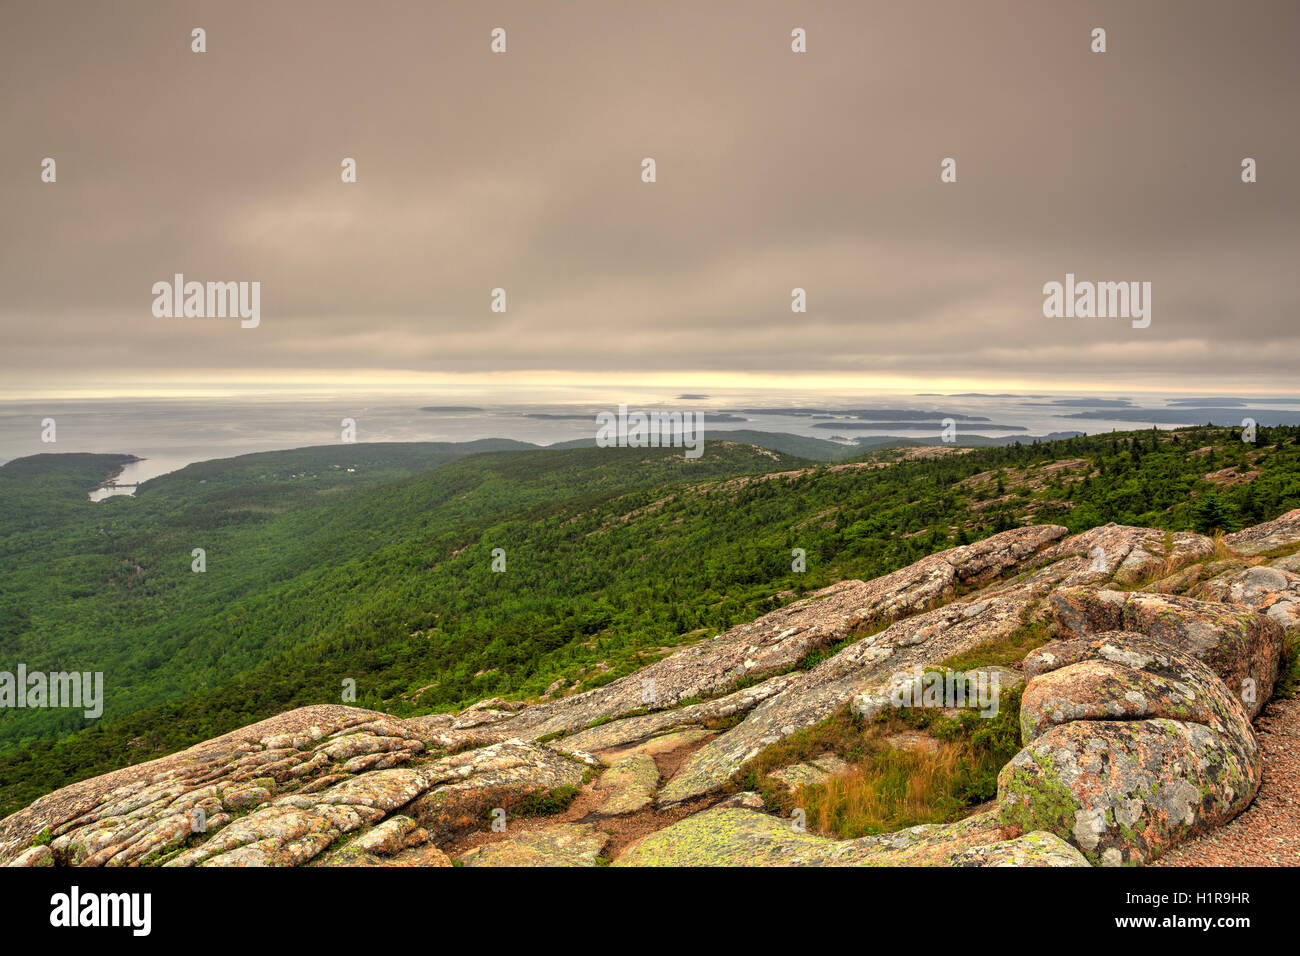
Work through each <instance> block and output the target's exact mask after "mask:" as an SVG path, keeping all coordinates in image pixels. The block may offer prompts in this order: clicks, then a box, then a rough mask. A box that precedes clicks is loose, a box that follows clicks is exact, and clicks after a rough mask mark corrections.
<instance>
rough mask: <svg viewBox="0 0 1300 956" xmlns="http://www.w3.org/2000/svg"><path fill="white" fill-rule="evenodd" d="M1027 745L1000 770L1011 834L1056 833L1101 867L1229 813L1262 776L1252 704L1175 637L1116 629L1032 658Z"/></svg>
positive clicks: (1136, 856) (1024, 712)
mask: <svg viewBox="0 0 1300 956" xmlns="http://www.w3.org/2000/svg"><path fill="white" fill-rule="evenodd" d="M1025 671H1026V674H1027V675H1028V676H1029V681H1028V684H1027V685H1026V687H1025V691H1024V694H1023V696H1022V698H1021V729H1022V733H1023V735H1024V740H1025V743H1026V746H1025V748H1024V749H1023V750H1021V751H1020V753H1019V754H1017V755H1016V756H1015V757H1014V758H1013V759H1012V760H1011V762H1010V763H1008V764H1007V765H1006V766H1005V767H1004V768H1003V769H1002V772H1001V773H1000V774H999V775H998V808H999V811H998V812H999V816H1000V819H1001V821H1002V824H1003V827H1004V833H1005V835H1006V836H1007V837H1010V838H1014V837H1017V836H1020V835H1022V834H1025V833H1029V832H1032V831H1034V830H1046V831H1048V832H1050V833H1055V834H1056V835H1057V836H1059V837H1061V838H1062V839H1065V840H1067V841H1068V842H1070V843H1072V844H1074V845H1075V846H1077V847H1078V848H1079V849H1080V850H1081V851H1082V852H1083V853H1084V855H1085V856H1087V858H1088V859H1089V860H1091V861H1093V862H1094V863H1100V864H1103V865H1120V864H1140V863H1145V862H1149V861H1150V860H1152V859H1154V858H1156V857H1157V856H1159V855H1160V854H1161V853H1163V852H1164V851H1165V850H1167V849H1169V848H1170V847H1172V846H1174V845H1176V844H1177V843H1179V842H1182V841H1184V840H1186V839H1188V838H1190V837H1192V836H1195V835H1196V834H1199V833H1202V832H1204V831H1206V830H1208V829H1211V828H1213V827H1216V826H1220V825H1222V824H1223V823H1225V822H1227V821H1228V820H1231V819H1232V818H1233V817H1234V816H1236V815H1237V814H1238V813H1239V812H1241V810H1243V809H1244V808H1245V807H1246V805H1247V804H1249V803H1250V801H1251V800H1252V799H1253V798H1254V795H1255V792H1256V791H1257V790H1258V789H1259V784H1260V781H1261V778H1262V767H1261V761H1260V756H1259V749H1258V746H1257V744H1256V740H1255V735H1254V731H1253V729H1252V728H1251V725H1250V719H1249V716H1248V714H1247V710H1246V707H1245V706H1244V705H1243V703H1242V702H1241V701H1240V700H1238V699H1237V697H1235V696H1234V695H1233V694H1231V693H1230V692H1229V690H1228V688H1227V687H1225V686H1224V685H1223V682H1222V681H1221V680H1220V679H1219V677H1218V675H1216V674H1215V673H1214V672H1213V671H1212V670H1211V669H1210V668H1209V667H1208V666H1206V664H1205V663H1203V662H1202V661H1201V660H1200V659H1199V658H1198V657H1196V656H1195V655H1193V654H1190V653H1187V652H1186V651H1184V650H1182V649H1180V648H1179V647H1177V646H1175V644H1174V643H1173V642H1170V641H1167V640H1164V639H1161V638H1150V637H1147V636H1146V635H1143V634H1136V633H1128V632H1108V633H1104V634H1099V635H1093V636H1090V637H1076V638H1072V639H1069V640H1065V641H1059V642H1055V643H1053V644H1048V645H1046V646H1044V647H1042V648H1039V649H1038V650H1036V651H1034V652H1033V653H1031V654H1030V655H1029V657H1028V658H1027V659H1026V661H1025Z"/></svg>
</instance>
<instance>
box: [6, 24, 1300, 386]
mask: <svg viewBox="0 0 1300 956" xmlns="http://www.w3.org/2000/svg"><path fill="white" fill-rule="evenodd" d="M409 6H410V5H408V4H402V3H366V4H344V3H312V4H305V3H304V4H289V3H277V4H257V3H227V2H223V3H220V4H215V3H214V4H195V5H193V6H191V7H186V8H184V9H183V10H179V11H177V10H168V11H166V12H157V11H156V10H155V7H154V5H152V4H145V3H125V4H112V5H105V4H90V3H86V4H35V5H28V6H26V7H24V8H21V9H15V10H13V11H12V12H9V13H7V14H6V19H7V20H8V22H7V23H6V26H5V30H4V32H3V35H2V36H0V114H2V115H3V116H4V118H5V127H6V129H5V134H6V135H5V137H4V141H3V146H2V147H0V150H2V152H0V164H2V165H0V170H2V171H3V178H2V179H0V208H3V209H4V210H5V216H6V228H5V229H4V232H3V235H2V236H0V288H3V289H4V292H5V295H4V298H3V300H2V301H0V328H3V330H4V335H5V342H6V348H5V352H4V358H3V359H0V369H3V371H4V374H5V376H6V378H10V379H13V378H15V377H17V378H23V377H33V376H34V377H39V378H40V380H41V381H42V382H46V383H50V384H60V383H67V382H75V381H77V380H79V379H82V378H84V377H85V376H87V375H91V374H100V373H103V372H104V370H105V369H111V370H113V371H115V372H120V373H121V374H122V375H125V376H129V377H132V379H133V380H136V381H148V380H150V379H153V378H156V379H160V380H161V379H165V380H168V381H172V380H176V379H177V378H178V377H179V378H183V377H184V376H185V375H186V374H187V373H200V372H202V373H213V374H216V373H221V372H223V371H230V372H242V373H249V372H257V371H258V370H266V374H268V375H270V374H271V370H283V369H294V370H300V371H302V372H304V373H310V372H317V373H319V374H320V375H321V377H322V378H324V379H326V380H328V378H329V375H330V373H331V371H332V370H340V369H380V370H382V369H393V370H399V369H411V370H419V371H430V372H474V373H483V372H493V371H509V370H519V369H544V370H558V371H562V372H570V373H572V374H573V375H574V376H575V378H581V376H582V375H583V374H586V373H597V372H599V373H608V372H623V371H626V372H629V373H635V372H654V371H659V372H663V371H667V372H676V371H681V372H686V371H693V370H710V371H717V372H757V373H771V374H782V373H805V374H815V373H827V374H853V375H862V376H871V375H877V374H878V375H889V376H904V377H917V378H925V377H930V376H943V377H947V378H966V379H969V380H971V381H972V382H979V381H983V380H986V379H987V380H997V379H1019V380H1036V381H1041V382H1045V383H1050V382H1052V381H1054V380H1055V379H1057V378H1067V379H1069V380H1071V381H1079V380H1092V381H1098V382H1102V381H1106V382H1115V383H1119V382H1127V383H1132V384H1134V385H1141V384H1143V383H1144V382H1148V381H1150V382H1155V381H1166V382H1167V381H1174V380H1183V381H1186V382H1187V383H1188V385H1189V387H1201V386H1203V385H1208V384H1215V385H1220V386H1223V387H1226V388H1232V387H1234V386H1258V387H1274V388H1280V387H1286V388H1289V387H1291V383H1292V382H1293V381H1294V374H1295V373H1294V368H1295V361H1296V356H1297V355H1298V354H1300V323H1297V322H1296V316H1297V305H1298V304H1300V303H1298V299H1300V294H1298V293H1297V291H1296V288H1295V285H1294V283H1293V282H1292V281H1291V279H1290V277H1291V275H1292V273H1293V272H1294V270H1295V262H1296V261H1297V258H1298V255H1297V254H1298V253H1300V238H1298V236H1297V229H1296V225H1295V224H1296V221H1297V211H1298V208H1297V207H1298V202H1297V200H1298V199H1300V185H1298V184H1297V179H1296V177H1295V176H1294V174H1293V167H1294V164H1295V161H1296V156H1297V146H1298V145H1300V133H1297V130H1296V126H1295V123H1294V122H1293V118H1294V116H1295V115H1296V113H1297V109H1296V107H1297V105H1298V104H1297V95H1298V92H1297V91H1300V82H1298V81H1300V57H1297V56H1296V50H1295V37H1296V36H1297V35H1300V33H1298V32H1297V29H1298V28H1300V8H1297V6H1296V5H1295V4H1294V3H1290V2H1279V3H1263V2H1261V3H1256V4H1251V5H1250V6H1249V7H1245V8H1243V7H1233V6H1231V5H1226V4H1221V3H1189V2H1158V3H1153V2H1146V3H1143V4H1140V5H1134V4H1130V3H1118V2H1116V3H1102V4H1096V5H1089V6H1088V7H1087V8H1083V7H1078V8H1074V7H1069V8H1067V7H1065V6H1063V5H1057V4H1040V3H1032V2H1019V3H979V4H973V3H968V2H947V3H933V2H922V3H911V4H905V5H901V4H862V3H836V4H831V3H825V4H817V3H813V4H801V5H791V4H786V3H711V4H687V3H657V4H655V5H653V6H650V7H641V6H638V5H632V4H628V5H623V4H608V3H596V2H592V3H566V4H560V3H554V4H522V3H521V4H490V3H464V4H438V5H430V6H429V7H428V8H425V9H419V10H412V9H409ZM498 25H499V26H504V27H506V28H507V30H508V31H509V43H510V49H509V52H508V53H507V54H506V55H505V56H493V55H492V54H491V53H490V52H489V51H488V31H489V30H490V29H491V28H492V27H494V26H498ZM194 26H203V27H205V28H206V30H207V32H208V52H207V53H205V54H203V55H196V54H192V53H190V52H189V31H190V29H191V28H192V27H194ZM794 26H803V27H805V28H806V29H807V30H808V36H809V41H808V42H809V52H808V53H807V54H805V55H794V54H792V53H791V52H790V51H789V31H790V29H791V28H792V27H794ZM1094 26H1102V27H1105V28H1106V29H1107V30H1108V40H1109V47H1110V49H1109V52H1107V53H1106V54H1104V55H1095V54H1092V53H1090V52H1089V50H1088V35H1089V31H1090V30H1091V28H1092V27H1094ZM44 156H53V157H54V158H55V159H56V160H57V162H58V174H59V177H58V183H57V184H55V185H46V184H42V183H41V182H40V181H39V163H40V160H41V158H42V157H44ZM344 156H353V157H356V159H357V161H358V167H359V179H360V182H359V183H357V184H356V185H351V186H349V185H343V184H342V183H340V182H339V162H340V160H341V159H342V158H343V157H344ZM643 156H653V157H655V159H656V160H657V162H658V172H659V181H658V182H657V183H655V184H654V185H645V184H643V183H641V182H640V178H639V173H640V160H641V158H642V157H643ZM945 156H953V157H955V158H956V159H957V162H958V182H957V183H956V184H955V185H943V184H941V183H940V182H939V179H938V171H939V161H940V160H941V159H942V158H943V157H945ZM1243 156H1252V157H1254V158H1256V159H1257V160H1258V162H1259V171H1260V181H1259V182H1258V183H1256V184H1253V185H1245V184H1242V183H1241V182H1240V179H1239V165H1240V162H1241V158H1242V157H1243ZM174 272H183V273H185V274H186V276H187V277H188V278H192V279H199V280H204V279H223V280H224V279H245V280H258V281H261V283H262V287H263V292H262V316H263V318H262V325H261V327H260V328H258V329H257V330H241V329H239V328H238V326H237V324H236V323H222V322H220V321H205V320H189V321H186V320H179V319H156V318H154V317H153V316H152V315H151V313H150V304H151V301H152V296H151V294H150V291H149V290H150V287H151V286H152V284H153V283H154V282H155V281H158V280H161V279H168V278H170V277H171V275H172V274H173V273H174ZM1066 272H1073V273H1075V274H1076V275H1077V276H1078V277H1079V278H1080V279H1098V280H1140V281H1150V282H1151V283H1152V284H1153V290H1154V291H1153V298H1154V317H1153V322H1152V325H1151V327H1150V328H1148V329H1144V330H1135V329H1132V328H1130V327H1129V325H1128V323H1127V322H1125V321H1123V320H1103V319H1094V320H1048V319H1044V318H1043V316H1042V311H1041V309H1042V298H1043V297H1042V293H1041V288H1042V285H1043V283H1044V282H1047V281H1052V280H1060V279H1062V277H1063V276H1064V274H1065V273H1066ZM497 286H502V287H505V288H506V289H507V290H508V295H509V311H508V313H506V314H504V315H497V314H493V313H491V312H490V311H489V309H488V304H489V292H490V290H491V289H492V288H494V287H497ZM794 286H800V287H803V288H806V289H807V290H808V297H809V313H808V314H807V315H802V316H801V315H793V314H792V313H791V312H790V310H789V295H790V289H791V288H792V287H794Z"/></svg>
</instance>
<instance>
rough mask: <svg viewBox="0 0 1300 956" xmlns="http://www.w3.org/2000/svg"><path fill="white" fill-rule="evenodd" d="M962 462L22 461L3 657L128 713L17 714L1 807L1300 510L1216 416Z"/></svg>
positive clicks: (730, 457) (1270, 468) (588, 455)
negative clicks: (85, 680) (936, 586)
mask: <svg viewBox="0 0 1300 956" xmlns="http://www.w3.org/2000/svg"><path fill="white" fill-rule="evenodd" d="M745 437H746V438H747V439H748V440H756V439H754V438H753V437H752V436H750V435H746V436H745ZM757 440H761V439H757ZM773 444H774V445H775V444H783V445H784V447H790V446H789V444H788V442H784V443H783V442H773ZM941 452H942V453H937V454H933V455H927V454H926V453H924V452H920V451H918V450H917V449H916V448H914V447H911V446H910V445H906V446H900V447H894V448H886V449H877V450H872V451H867V452H861V451H859V452H855V456H856V457H853V458H850V459H847V460H844V461H839V462H835V463H833V464H832V463H824V462H823V463H819V462H816V461H812V460H809V459H807V458H801V457H795V456H794V455H792V454H790V453H787V452H783V451H779V450H774V449H773V448H768V447H760V446H759V445H751V444H740V443H737V442H733V441H709V442H708V443H707V448H706V452H705V454H704V456H703V457H701V458H699V459H695V460H691V459H686V458H685V457H684V456H683V455H682V453H681V451H680V449H648V450H647V449H614V448H605V449H601V448H589V447H572V448H563V449H550V450H547V449H537V448H535V447H531V446H527V445H524V444H523V443H519V442H510V441H484V442H471V443H466V444H459V445H457V444H434V443H412V444H354V445H338V446H327V447H319V448H305V449H297V450H293V451H285V452H270V453H262V454H257V455H247V456H242V457H238V458H232V459H226V460H220V461H210V462H203V463H200V464H196V465H191V466H189V467H187V468H184V469H182V470H180V471H177V472H174V473H172V474H169V475H165V476H163V477H160V478H157V479H154V480H152V481H150V482H147V483H146V484H145V485H143V486H142V488H141V489H140V491H139V494H138V495H137V496H134V497H129V496H121V497H115V498H109V499H107V500H105V501H102V502H91V501H89V500H88V499H87V498H86V494H87V492H88V491H89V490H90V489H92V488H93V487H95V486H96V485H97V484H98V483H99V482H101V481H102V480H104V479H105V478H106V477H108V476H109V475H111V474H113V473H115V471H116V470H117V469H118V468H119V467H120V465H121V463H122V462H123V461H124V460H125V459H126V457H127V456H121V455H117V456H115V455H72V454H59V455H38V456H34V457H31V458H24V459H19V460H16V461H12V462H9V463H8V464H6V465H4V466H3V467H0V670H8V671H12V670H14V669H15V668H16V667H17V665H18V663H19V662H21V663H24V664H25V665H26V666H27V668H28V670H29V671H37V670H43V671H70V670H81V671H102V672H103V673H104V685H105V695H106V701H105V710H104V715H103V717H102V718H101V719H99V720H97V721H91V720H87V719H86V718H84V717H83V715H82V713H81V711H79V710H71V709H68V710H57V709H47V710H7V711H4V712H0V815H3V814H6V813H9V812H11V811H13V810H15V809H17V808H19V807H21V806H23V805H25V804H26V803H28V802H30V801H31V800H32V799H34V798H35V797H37V796H39V795H41V794H42V793H46V792H49V791H51V790H54V789H56V788H58V787H61V786H65V785H66V784H68V783H71V782H73V781H75V780H79V779H83V778H86V777H89V776H93V775H95V774H98V773H102V772H104V771H106V770H109V769H115V768H117V767H120V766H122V765H125V764H129V763H136V762H140V761H143V760H148V759H152V758H153V757H156V756H159V755H161V754H164V753H169V752H173V751H175V750H178V749H181V748H183V747H185V746H188V745H190V744H192V743H195V742H197V741H200V740H203V739H206V738H208V737H211V736H214V735H217V734H220V733H224V732H226V731H229V730H231V729H233V728H236V727H238V726H241V725H243V724H246V723H250V722H252V721H255V720H258V719H261V718H264V717H268V716H271V715H272V714H275V713H278V712H280V711H282V710H285V709H288V708H291V707H295V706H300V705H304V704H312V703H327V702H329V703H338V702H340V700H341V688H342V686H343V683H344V681H345V680H351V681H355V682H356V688H357V697H356V704H357V705H358V706H366V707H374V708H376V709H379V710H385V711H388V712H391V713H395V714H399V715H409V714H416V713H428V712H432V711H440V710H449V709H454V708H458V707H460V706H463V705H465V704H468V703H470V702H473V701H475V700H480V699H482V698H484V697H489V696H507V697H516V698H526V697H535V696H537V695H540V694H541V693H542V692H543V691H544V690H545V689H546V688H547V687H548V686H550V685H552V684H553V683H554V682H556V681H563V682H564V685H565V686H569V687H576V688H583V689H585V688H589V687H594V686H598V685H600V684H602V683H605V682H607V681H610V680H613V679H616V678H617V677H620V676H622V675H624V674H627V673H629V672H631V671H632V670H635V669H636V668H638V667H640V666H643V665H644V664H646V663H648V662H650V661H652V660H655V659H657V658H658V657H661V656H663V655H664V654H666V653H668V652H670V651H671V649H672V648H674V647H676V646H678V645H681V644H683V643H688V642H692V641H697V640H701V639H704V638H707V637H711V636H713V635H715V634H717V633H718V632H720V631H721V630H723V629H725V628H727V627H729V626H731V625H734V624H737V623H741V622H744V621H748V620H751V619H753V618H755V617H757V616H759V615H761V614H763V613H765V612H767V611H769V610H772V609H773V608H775V607H778V606H781V605H782V604H785V603H788V602H789V601H791V600H794V599H795V597H797V596H798V595H800V594H803V593H806V592H807V591H810V590H813V589H816V588H819V587H822V586H825V585H827V584H830V583H833V582H835V581H837V580H840V579H842V578H848V577H859V578H866V577H873V576H877V575H880V574H884V573H887V572H889V571H892V570H894V569H896V568H899V567H902V566H903V565H906V564H908V563H910V562H912V561H915V560H917V559H918V558H920V557H923V556H925V555H926V554H930V553H932V552H934V551H937V550H941V549H943V548H948V547H952V546H954V545H957V544H963V543H967V542H970V541H974V540H977V539H979V538H981V537H983V536H986V535H988V534H991V533H994V532H996V531H1000V530H1005V529H1007V528H1011V527H1015V526H1018V525H1022V524H1033V523H1045V522H1050V523H1058V524H1063V525H1066V526H1068V527H1069V528H1070V529H1071V530H1072V531H1082V530H1085V529H1087V528H1089V527H1093V526H1095V525H1099V524H1104V523H1106V522H1108V521H1115V522H1120V523H1124V524H1136V525H1150V526H1155V527H1162V528H1169V529H1173V530H1184V529H1195V530H1198V531H1201V532H1204V533H1214V532H1216V531H1220V530H1223V531H1227V530H1233V529H1236V528H1239V527H1242V526H1244V525H1247V524H1252V523H1256V522H1259V521H1263V520H1267V519H1269V518H1272V517H1275V516H1276V515H1278V514H1280V513H1282V512H1284V511H1286V510H1288V509H1291V508H1295V507H1298V506H1300V429H1297V428H1261V429H1259V433H1258V436H1257V439H1256V441H1255V442H1254V443H1253V444H1246V443H1243V442H1242V441H1241V438H1240V434H1239V433H1238V432H1237V431H1235V430H1230V429H1225V428H1212V427H1198V428H1185V429H1179V430H1176V431H1154V430H1151V431H1140V432H1126V433H1114V434H1106V435H1098V436H1091V437H1078V438H1069V439H1064V440H1060V441H1053V442H1043V443H1033V444H1023V445H1021V444H1013V445H1008V446H1005V447H989V448H977V449H958V448H944V449H942V450H941ZM196 548H201V549H203V551H204V555H205V558H204V560H205V562H206V568H205V570H204V571H203V572H202V573H199V572H196V571H194V570H192V562H193V561H194V557H193V556H192V555H193V551H194V549H196ZM796 548H799V549H803V551H804V552H805V553H806V555H807V558H806V561H807V564H806V570H805V571H803V572H796V571H794V570H793V569H792V551H793V550H794V549H796ZM496 549H501V551H503V552H504V566H505V570H504V571H494V570H493V564H494V552H495V554H496V555H498V556H499V555H500V554H501V551H497V550H496ZM496 563H497V565H498V567H499V566H500V563H501V562H500V560H499V559H498V560H497V561H496Z"/></svg>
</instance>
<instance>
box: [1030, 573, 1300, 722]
mask: <svg viewBox="0 0 1300 956" xmlns="http://www.w3.org/2000/svg"><path fill="white" fill-rule="evenodd" d="M1051 603H1052V613H1053V615H1054V617H1055V619H1056V623H1057V626H1058V627H1059V629H1060V632H1061V634H1062V636H1064V637H1067V638H1070V637H1080V636H1084V635H1088V634H1093V633H1097V632H1106V631H1118V630H1124V631H1136V632H1138V633H1140V634H1144V635H1146V636H1148V637H1151V638H1154V639H1157V640H1159V641H1162V642H1164V643H1166V644H1168V645H1170V646H1171V647H1173V648H1176V649H1178V650H1181V651H1183V652H1184V653H1187V654H1191V655H1192V656H1193V657H1196V658H1198V659H1199V660H1202V661H1204V662H1205V663H1206V664H1207V665H1208V666H1209V667H1210V669H1211V670H1213V671H1214V672H1215V673H1216V674H1217V675H1218V676H1219V677H1220V679H1222V680H1223V682H1224V683H1225V684H1226V685H1227V687H1228V689H1229V690H1230V691H1231V692H1232V693H1234V694H1235V695H1237V696H1238V697H1239V698H1240V699H1241V700H1242V701H1243V703H1245V704H1246V709H1247V710H1248V711H1249V713H1250V716H1251V717H1254V716H1255V714H1257V713H1258V712H1259V709H1260V708H1261V707H1263V706H1264V704H1265V702H1267V701H1268V699H1269V697H1270V696H1271V695H1272V693H1273V684H1274V682H1275V681H1276V679H1277V668H1278V661H1279V660H1280V658H1281V653H1282V645H1283V642H1284V634H1283V631H1282V627H1281V626H1280V625H1279V624H1278V623H1277V622H1276V621H1274V620H1271V619H1270V618H1268V617H1267V616H1265V615H1264V614H1260V613H1259V612H1257V611H1256V610H1254V609H1253V608H1250V607H1246V606H1242V605H1233V604H1221V603H1218V602H1215V601H1202V600H1198V599H1196V598H1191V597H1184V596H1180V595H1172V594H1148V593H1142V592H1120V591H1106V590H1092V589H1074V588H1068V589H1064V590H1061V591H1057V592H1056V593H1054V594H1053V595H1052V600H1051Z"/></svg>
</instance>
